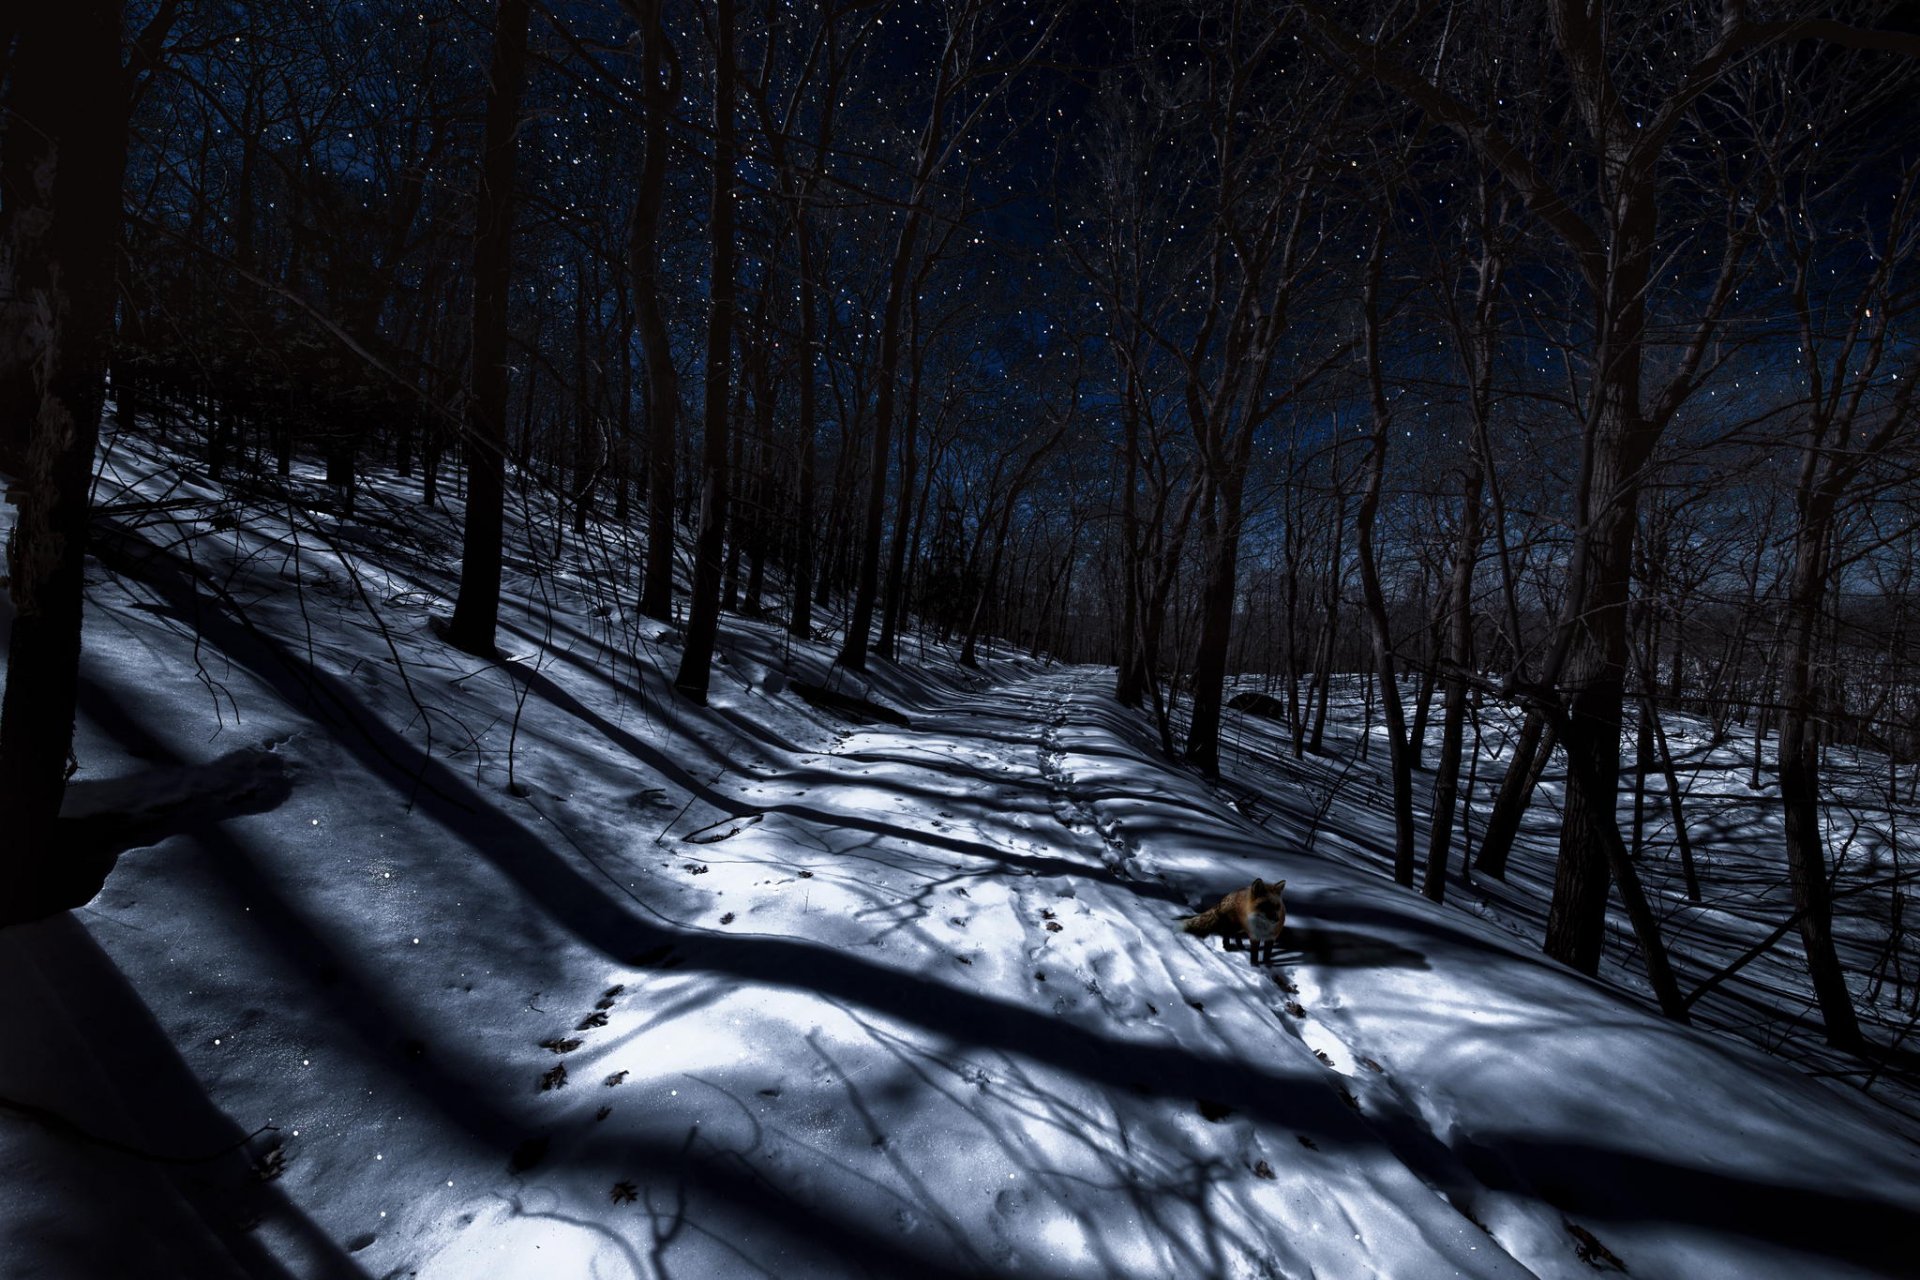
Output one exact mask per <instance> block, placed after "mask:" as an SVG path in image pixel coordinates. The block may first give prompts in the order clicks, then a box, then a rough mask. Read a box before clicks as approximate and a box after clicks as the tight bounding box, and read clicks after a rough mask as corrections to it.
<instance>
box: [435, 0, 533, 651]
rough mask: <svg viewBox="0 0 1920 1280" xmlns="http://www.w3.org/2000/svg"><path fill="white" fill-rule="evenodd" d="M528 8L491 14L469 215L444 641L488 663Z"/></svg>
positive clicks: (495, 618) (503, 5)
mask: <svg viewBox="0 0 1920 1280" xmlns="http://www.w3.org/2000/svg"><path fill="white" fill-rule="evenodd" d="M528 14H529V4H528V0H500V5H499V8H498V9H497V10H496V11H495V14H494V27H493V66H492V71H491V73H490V81H489V88H488V90H487V119H486V133H485V138H484V141H483V143H482V147H481V154H480V190H479V197H478V200H477V201H476V207H475V211H474V236H473V336H472V346H473V355H472V358H471V364H470V368H469V370H468V374H467V377H468V380H469V386H470V388H471V391H470V394H469V395H468V397H467V424H466V425H467V471H468V475H469V477H470V478H469V480H468V482H467V524H466V540H465V549H464V551H463V553H462V557H461V562H460V594H459V596H458V597H457V598H456V599H455V601H454V606H453V621H452V623H451V624H450V625H449V626H448V628H447V642H448V643H449V644H452V645H453V646H454V647H456V648H458V649H461V650H463V651H465V652H467V653H472V654H477V655H481V656H490V655H492V654H493V652H494V647H493V636H494V628H495V626H496V625H497V624H498V622H499V618H500V552H501V542H502V521H503V515H504V507H505V498H506V461H507V289H508V286H509V285H510V284H511V282H512V275H513V179H514V170H515V160H516V150H517V137H516V134H517V133H518V130H519V126H520V99H521V96H522V94H523V93H524V92H525V91H526V83H527V20H528Z"/></svg>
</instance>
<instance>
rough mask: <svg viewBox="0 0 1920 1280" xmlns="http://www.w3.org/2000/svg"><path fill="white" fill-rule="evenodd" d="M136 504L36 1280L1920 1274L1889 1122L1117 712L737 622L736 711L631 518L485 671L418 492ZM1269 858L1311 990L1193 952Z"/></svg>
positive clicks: (1018, 671) (439, 516) (24, 951)
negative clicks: (849, 706)
mask: <svg viewBox="0 0 1920 1280" xmlns="http://www.w3.org/2000/svg"><path fill="white" fill-rule="evenodd" d="M302 474H303V476H304V480H303V481H302V483H303V484H304V486H305V487H306V488H307V489H309V490H313V491H318V490H320V486H319V485H318V484H317V480H316V478H315V477H314V476H313V475H312V473H310V472H303V473H302ZM297 479H299V477H297ZM99 500H100V502H101V503H102V505H103V506H104V507H105V508H106V510H107V513H108V514H107V517H106V518H107V519H108V520H109V521H111V522H112V523H113V525H114V526H115V528H116V529H117V530H118V532H115V533H113V534H111V535H109V536H108V537H107V538H106V539H105V540H104V541H103V542H102V544H101V547H100V553H101V554H100V559H99V564H98V567H97V568H96V570H95V571H94V572H93V573H92V574H90V598H91V608H90V611H89V615H88V622H87V625H88V631H87V656H86V664H85V672H84V677H85V690H84V697H83V703H82V707H81V721H80V737H79V741H78V747H77V755H78V758H79V761H80V763H81V766H82V767H81V771H80V773H79V774H78V775H77V776H76V780H75V788H74V792H73V801H72V808H71V810H70V811H71V812H73V813H75V814H79V813H81V812H85V813H89V814H94V815H99V816H100V818H101V823H100V828H99V829H100V830H101V831H102V832H103V833H105V834H103V835H102V836H101V837H100V838H101V839H111V840H113V841H115V842H116V843H117V844H120V845H126V846H127V849H126V852H125V853H124V855H123V856H122V857H121V859H120V862H119V866H118V868H117V869H116V870H115V872H114V874H113V875H112V877H111V878H110V879H109V881H108V883H107V887H106V890H105V891H104V893H102V895H101V896H100V897H99V899H98V900H96V901H95V902H94V903H93V904H91V905H90V906H89V907H88V908H86V909H84V910H81V911H78V912H75V913H73V915H72V916H71V917H70V918H64V919H59V920H55V921H50V922H47V923H44V924H41V925H36V926H31V927H28V928H21V929H13V930H8V931H5V932H0V1027H4V1028H5V1029H6V1032H5V1037H4V1039H3V1040H0V1098H3V1099H4V1102H0V1196H3V1197H4V1198H3V1199H0V1272H4V1274H5V1275H6V1276H8V1277H14V1276H20V1277H26V1276H44V1277H61V1278H64V1277H72V1276H129V1277H135V1276H138V1277H146V1276H193V1277H200V1276H220V1275H250V1276H371V1277H388V1276H419V1277H427V1278H431V1280H447V1278H451V1277H467V1276H475V1277H571V1276H609V1277H610V1276H655V1275H660V1276H666V1275H671V1276H677V1277H701V1276H747V1275H761V1274H766V1275H778V1276H780V1277H782V1278H783V1280H791V1278H792V1277H798V1276H823V1277H840V1276H852V1275H876V1276H892V1275H912V1276H915V1277H938V1276H956V1277H958V1276H984V1275H1031V1276H1049V1277H1051V1276H1063V1277H1064V1276H1087V1277H1105V1276H1134V1275H1138V1276H1152V1277H1165V1276H1168V1275H1201V1276H1248V1277H1252V1276H1289V1277H1293V1276H1299V1277H1305V1276H1320V1277H1349V1276H1355V1277H1357V1276H1372V1275H1381V1276H1404V1277H1432V1276H1450V1275H1461V1276H1489V1277H1492V1276H1525V1275H1529V1274H1532V1275H1539V1276H1584V1275H1587V1274H1589V1273H1590V1272H1591V1271H1592V1270H1593V1269H1595V1268H1600V1269H1603V1270H1604V1269H1611V1268H1614V1267H1624V1268H1625V1269H1626V1270H1627V1271H1628V1272H1629V1273H1630V1274H1633V1275H1637V1276H1675V1277H1710V1276H1727V1277H1736V1276H1740V1277H1744V1276H1783V1277H1784V1276H1795V1277H1798V1276H1806V1275H1834V1276H1846V1275H1905V1274H1912V1272H1913V1266H1914V1263H1913V1254H1912V1249H1913V1243H1914V1241H1915V1240H1916V1239H1920V1146H1916V1145H1915V1143H1914V1142H1913V1141H1912V1140H1911V1139H1910V1138H1909V1137H1908V1136H1906V1135H1905V1134H1904V1133H1903V1130H1902V1127H1901V1125H1900V1124H1899V1123H1898V1117H1897V1115H1895V1114H1894V1113H1891V1112H1889V1111H1887V1110H1886V1109H1884V1108H1882V1107H1880V1106H1879V1105H1878V1104H1877V1103H1876V1102H1875V1101H1874V1099H1873V1098H1872V1097H1871V1096H1863V1095H1861V1094H1859V1093H1857V1092H1855V1091H1850V1090H1846V1089H1843V1088H1840V1087H1837V1086H1835V1085H1832V1084H1828V1083H1822V1082H1820V1081H1816V1080H1812V1079H1809V1078H1807V1077H1806V1076H1804V1075H1802V1074H1801V1073H1799V1072H1796V1071H1795V1070H1793V1069H1792V1068H1790V1067H1788V1066H1786V1065H1784V1064H1783V1063H1781V1062H1780V1061H1778V1060H1777V1059H1774V1058H1770V1057H1768V1056H1766V1055H1764V1054H1762V1053H1760V1052H1759V1051H1757V1050H1755V1049H1753V1048H1751V1047H1749V1046H1747V1045H1745V1044H1743V1043H1741V1042H1739V1041H1738V1040H1736V1039H1733V1038H1730V1037H1727V1036H1724V1035H1716V1034H1712V1033H1710V1032H1706V1031H1698V1030H1687V1029H1683V1028H1680V1027H1677V1026H1674V1025H1672V1024H1669V1023H1666V1022H1663V1021H1662V1020H1660V1019H1659V1018H1658V1017H1656V1016H1655V1015H1653V1014H1652V1013H1650V1012H1649V1011H1647V1010H1646V1009H1645V1008H1644V1007H1643V1005H1642V1004H1641V1003H1639V1002H1636V1001H1634V1000H1633V999H1631V998H1630V997H1628V996H1625V995H1622V994H1620V993H1619V992H1616V991H1614V990H1611V989H1609V988H1607V987H1603V986H1601V985H1599V984H1596V983H1593V982H1589V981H1587V980H1585V979H1583V978H1581V977H1578V976H1577V975H1573V974H1571V973H1569V972H1567V971H1565V970H1563V969H1560V968H1559V967H1557V966H1554V965H1552V964H1550V963H1549V962H1547V961H1545V960H1543V959H1541V958H1540V957H1539V956H1538V954H1537V953H1536V952H1535V951H1534V949H1533V948H1532V947H1530V946H1529V945H1527V944H1526V943H1524V942H1523V941H1521V940H1519V939H1517V938H1516V937H1515V936H1514V934H1513V932H1512V931H1511V930H1510V929H1508V928H1507V927H1505V926H1504V925H1503V922H1502V921H1501V920H1499V919H1483V918H1481V917H1480V916H1478V915H1476V914H1474V913H1472V912H1468V911H1462V910H1460V909H1458V908H1456V907H1454V906H1447V907H1439V908H1436V907H1434V906H1432V905H1430V904H1428V903H1426V902H1425V901H1424V900H1422V899H1420V898H1418V897H1416V896H1414V895H1411V894H1408V893H1405V892H1403V891H1400V890H1397V889H1395V888H1394V887H1393V886H1392V885H1391V884H1389V883H1387V882H1385V881H1384V880H1383V879H1382V878H1381V877H1380V876H1379V875H1378V874H1377V872H1376V871H1375V870H1373V869H1372V868H1371V867H1369V866H1368V865H1366V862H1365V859H1364V858H1358V859H1356V858H1355V857H1354V855H1353V852H1352V849H1351V848H1349V847H1346V846H1349V845H1355V846H1357V845H1360V844H1363V843H1364V833H1360V832H1356V833H1353V835H1352V838H1351V839H1347V840H1343V839H1330V838H1326V836H1325V834H1323V835H1322V837H1321V838H1319V839H1316V840H1315V841H1314V843H1313V846H1312V848H1311V850H1308V849H1306V848H1305V842H1304V841H1303V840H1301V839H1298V838H1297V837H1296V836H1295V835H1292V834H1288V833H1285V832H1283V831H1280V830H1276V829H1273V828H1270V827H1266V826H1262V825H1260V823H1259V822H1257V821H1255V820H1253V818H1251V817H1247V816H1243V815H1242V814H1241V813H1239V812H1237V811H1236V810H1235V809H1234V808H1233V807H1232V806H1230V805H1229V804H1228V803H1227V802H1226V799H1225V798H1224V796H1223V794H1222V793H1221V792H1220V791H1219V790H1217V789H1215V788H1212V787H1209V786H1207V785H1205V784H1204V783H1202V782H1201V781H1200V780H1199V779H1198V778H1196V777H1194V776H1193V775H1191V774H1190V773H1188V772H1185V771H1183V770H1181V769H1179V768H1176V767H1173V766H1170V765H1168V764H1167V763H1165V762H1164V761H1162V760H1161V759H1159V758H1158V757H1157V755H1156V753H1155V751H1154V750H1153V749H1152V746H1151V742H1150V735H1149V732H1148V730H1147V727H1146V726H1145V725H1144V724H1143V723H1142V722H1141V721H1140V720H1139V719H1138V718H1137V717H1135V716H1133V715H1132V714H1130V713H1124V712H1122V711H1120V710H1119V709H1118V708H1117V707H1116V706H1115V705H1114V704H1113V702H1112V700H1111V698H1110V697H1108V696H1107V689H1108V687H1109V681H1110V674H1109V673H1106V672H1102V671H1099V670H1093V669H1061V668H1058V667H1051V668H1047V667H1041V666H1039V665H1037V664H1034V663H1030V662H1024V661H1015V660H990V661H989V662H988V664H987V668H986V670H985V672H984V673H970V672H966V671H963V670H962V669H960V668H959V667H958V666H957V665H956V664H955V663H954V662H953V659H952V655H951V654H950V653H947V652H945V651H943V650H939V649H936V648H933V647H929V648H928V649H927V650H926V653H925V660H924V662H922V661H920V656H921V655H920V654H919V653H918V651H917V650H916V652H915V654H914V658H915V661H914V663H912V664H911V665H902V666H895V665H893V664H888V663H876V664H875V670H874V672H873V673H872V676H871V677H870V678H866V679H854V678H850V677H849V676H848V675H847V674H846V673H845V672H834V671H831V670H830V664H831V658H832V653H833V651H834V646H833V645H832V644H831V643H830V642H828V641H820V642H813V641H807V642H794V641H789V640H788V639H787V638H786V637H785V636H784V635H783V634H782V633H781V631H780V629H779V628H778V627H777V626H775V625H773V624H771V623H762V622H753V621H744V620H739V619H733V618H730V619H729V620H728V623H727V626H726V628H725V631H724V635H723V644H722V648H723V651H724V654H725V661H724V663H723V664H722V665H721V666H719V667H718V668H717V669H716V672H715V684H714V690H715V691H714V696H713V700H712V706H711V707H710V708H708V709H706V710H696V709H693V708H690V707H688V706H687V705H686V704H685V703H684V702H678V703H677V702H675V700H674V699H673V698H672V696H671V695H670V694H669V693H668V692H667V690H666V681H668V680H670V679H671V677H672V674H673V671H674V669H675V666H676V665H677V659H678V651H677V637H676V635H675V633H674V632H673V630H672V629H671V628H668V627H665V626H663V625H661V624H658V623H649V622H644V621H642V620H640V619H637V618H634V617H632V616H631V615H630V614H629V612H628V610H627V608H626V605H627V603H628V601H629V599H630V596H631V593H632V590H633V585H634V583H633V578H632V576H631V573H630V570H629V568H628V565H629V564H630V563H631V560H630V559H629V557H630V555H631V550H632V549H631V548H629V547H626V546H624V545H622V544H621V543H620V542H618V541H617V540H616V539H615V537H614V535H613V534H611V533H604V534H600V535H596V540H593V541H590V542H588V543H587V544H586V545H584V546H582V545H580V543H579V542H578V541H577V540H575V539H572V538H569V539H567V541H566V545H565V547H564V548H563V549H562V551H561V552H560V554H559V556H558V557H557V558H555V557H551V555H550V554H549V553H550V552H551V550H552V547H551V542H552V534H551V532H550V531H546V532H541V533H538V534H537V535H536V537H537V540H538V541H539V543H540V544H541V546H542V550H541V551H540V552H538V553H536V552H533V551H531V550H529V548H528V546H527V545H526V542H525V540H524V538H523V539H522V541H521V543H520V544H519V546H518V549H517V552H516V554H515V556H514V558H513V562H512V564H511V565H510V571H509V575H508V579H509V580H508V589H509V593H510V596H511V604H510V606H509V607H507V608H506V609H505V610H504V611H503V628H502V645H503V648H504V649H505V650H507V651H508V653H509V654H510V657H509V659H508V660H507V661H504V662H501V663H485V662H480V661H477V660H475V659H471V658H468V657H466V656H464V655H462V654H459V653H457V652H455V651H453V650H451V649H449V648H447V647H446V646H444V645H443V644H441V643H440V642H439V641H438V640H437V638H436V636H435V633H434V631H433V629H432V625H431V620H432V618H433V617H434V616H435V615H436V614H444V613H445V612H446V609H447V606H448V597H449V596H450V594H451V591H452V580H451V579H450V577H449V576H448V573H447V569H448V566H450V565H452V564H453V563H454V562H455V558H456V548H457V545H458V540H457V525H456V524H455V523H454V522H453V521H452V520H451V519H450V518H449V517H448V516H447V515H445V514H443V513H429V512H426V511H424V510H422V509H420V508H418V507H417V505H416V503H417V491H415V490H414V489H413V488H412V486H411V485H410V484H409V483H408V482H405V481H400V480H397V479H394V478H392V477H385V478H382V479H381V480H380V481H379V482H378V483H376V484H373V485H370V486H369V487H368V489H367V490H366V491H364V492H363V493H362V495H361V506H360V510H359V512H358V514H357V515H356V516H354V517H352V518H349V519H340V518H338V517H335V516H330V515H323V516H317V517H312V516H307V515H304V514H302V515H297V516H296V515H294V514H292V513H291V512H290V510H289V508H288V507H287V506H285V505H284V504H283V505H279V506H277V507H276V505H275V503H274V500H273V497H272V493H271V490H270V489H263V490H261V491H260V493H259V495H258V496H257V498H254V499H240V498H236V497H234V496H233V495H230V494H227V493H224V492H223V491H222V490H221V489H220V488H219V487H218V486H213V485H210V484H207V483H206V482H205V481H204V480H202V479H198V478H196V477H195V476H193V475H192V474H191V473H190V471H183V470H182V469H181V467H180V464H179V463H178V461H177V460H176V459H174V458H173V457H172V456H171V455H169V454H167V453H165V452H164V451H163V450H160V449H158V448H157V447H155V446H154V445H152V444H150V443H148V442H146V441H143V440H140V439H137V438H133V437H130V436H122V437H120V438H119V439H118V441H117V443H116V445H115V448H114V452H113V453H112V455H111V457H110V459H109V462H108V465H107V466H106V468H105V476H104V479H103V481H102V484H101V486H100V492H99ZM4 518H10V517H0V519H4ZM189 557H190V559H189ZM541 566H545V567H541ZM0 634H3V632H0ZM796 679H798V680H805V681H810V682H815V683H824V682H827V681H829V680H831V681H832V682H833V685H834V687H835V688H838V689H841V690H843V691H846V692H850V693H856V694H861V695H864V696H866V697H868V698H870V699H872V700H874V701H876V702H878V703H881V704H884V705H886V706H888V707H891V708H893V709H895V710H897V711H899V712H902V713H904V714H905V715H906V716H907V717H908V719H909V721H910V724H909V726H908V727H900V726H897V725H890V724H886V723H878V722H869V723H864V724H863V723H854V722H852V721H849V720H844V719H838V718H836V717H835V715H833V714H832V713H829V712H824V711H821V710H818V709H816V708H815V707H814V706H813V705H811V704H809V703H808V702H807V701H806V700H805V699H803V698H802V697H800V696H799V690H798V689H796V688H795V687H794V684H793V682H794V681H795V680H796ZM510 770H511V773H510ZM1334 834H1336V835H1337V834H1338V833H1337V832H1336V833H1334ZM1256 875H1258V876H1262V877H1265V878H1268V879H1284V880H1285V881H1286V882H1287V887H1286V897H1287V902H1288V908H1289V918H1288V925H1287V932H1286V934H1285V935H1284V941H1283V947H1282V951H1281V956H1280V959H1279V961H1278V963H1276V964H1275V965H1274V966H1272V967H1271V968H1267V969H1258V968H1254V967H1253V966H1250V965H1249V964H1248V963H1247V960H1246V958H1245V956H1244V955H1239V954H1227V953H1223V952H1222V951H1221V950H1220V949H1219V947H1218V944H1217V943H1203V942H1201V941H1199V940H1196V939H1193V938H1189V937H1186V936H1184V935H1182V934H1180V933H1179V932H1177V931H1176V930H1175V928H1174V926H1173V923H1172V922H1173V920H1174V918H1175V917H1176V916H1178V915H1180V914H1182V913H1183V912H1184V911H1186V910H1189V909H1191V907H1193V906H1195V905H1198V904H1201V903H1204V902H1207V901H1211V899H1212V898H1213V897H1214V896H1215V895H1217V894H1219V893H1221V892H1223V891H1225V890H1227V889H1230V888H1233V887H1236V886H1238V885H1241V884H1245V883H1246V882H1247V881H1248V880H1250V879H1251V878H1252V877H1254V876H1256Z"/></svg>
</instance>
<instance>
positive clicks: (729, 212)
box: [673, 0, 735, 706]
mask: <svg viewBox="0 0 1920 1280" xmlns="http://www.w3.org/2000/svg"><path fill="white" fill-rule="evenodd" d="M713 25H714V51H713V58H714V63H713V65H714V80H713V202H712V205H711V208H710V212H709V215H708V221H709V224H710V228H711V232H712V243H713V266H712V279H711V283H710V285H709V287H708V297H709V298H710V299H711V301H710V303H709V304H708V309H707V382H706V419H705V422H704V423H703V424H702V426H703V431H704V434H705V436H706V439H705V440H704V441H703V442H702V445H701V455H700V461H701V475H700V532H699V536H698V537H697V539H696V541H695V545H694V558H693V597H692V601H691V607H690V608H689V611H688V615H687V642H686V648H685V649H683V650H682V651H681V654H680V670H679V672H678V674H676V675H675V676H674V678H673V687H674V689H675V690H676V691H677V692H679V693H680V694H681V695H682V696H683V697H686V698H687V699H689V700H691V701H693V702H697V703H699V704H701V705H702V706H705V705H706V701H707V685H708V682H709V681H710V679H711V678H712V674H713V670H712V668H713V650H714V643H715V641H716V640H717V639H718V637H719V633H720V578H721V574H722V572H723V570H724V568H725V565H724V560H725V554H726V535H727V528H726V525H727V484H728V476H727V447H728V439H727V437H728V434H729V432H728V429H727V425H728V424H727V411H728V396H727V388H728V383H729V381H730V380H731V377H732V363H733V362H732V354H733V353H732V346H733V308H734V287H735V286H734V278H733V277H734V267H733V258H734V249H733V182H734V174H733V169H734V151H735V145H734V120H733V94H734V80H735V73H734V59H733V0H717V3H716V5H715V9H714V19H713Z"/></svg>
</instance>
